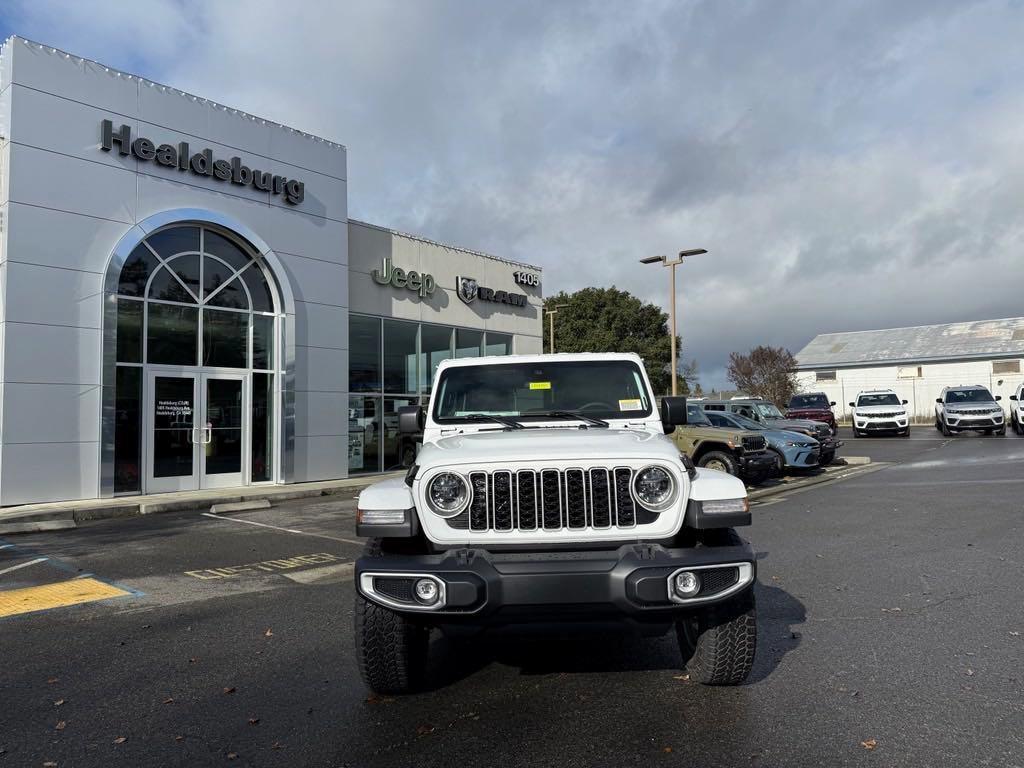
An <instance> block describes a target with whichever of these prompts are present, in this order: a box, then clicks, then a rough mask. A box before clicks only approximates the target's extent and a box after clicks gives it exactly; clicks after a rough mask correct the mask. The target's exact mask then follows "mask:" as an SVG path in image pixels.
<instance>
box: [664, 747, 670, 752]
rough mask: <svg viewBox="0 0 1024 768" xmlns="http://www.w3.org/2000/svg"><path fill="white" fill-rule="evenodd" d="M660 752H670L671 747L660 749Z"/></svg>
mask: <svg viewBox="0 0 1024 768" xmlns="http://www.w3.org/2000/svg"><path fill="white" fill-rule="evenodd" d="M661 751H662V752H671V751H672V747H662V750H661Z"/></svg>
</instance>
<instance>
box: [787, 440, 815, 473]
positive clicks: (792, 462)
mask: <svg viewBox="0 0 1024 768" xmlns="http://www.w3.org/2000/svg"><path fill="white" fill-rule="evenodd" d="M782 460H783V462H784V463H785V465H786V467H787V468H789V469H808V468H810V467H816V466H818V462H820V461H821V451H820V449H818V448H802V447H800V446H794V447H792V448H784V449H783V450H782Z"/></svg>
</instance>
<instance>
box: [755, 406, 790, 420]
mask: <svg viewBox="0 0 1024 768" xmlns="http://www.w3.org/2000/svg"><path fill="white" fill-rule="evenodd" d="M756 408H757V412H758V413H759V414H761V418H762V419H783V418H785V417H784V416H783V415H782V411H780V410H779V409H778V408H776V407H775V406H774V405H772V404H771V403H758V404H757V406H756Z"/></svg>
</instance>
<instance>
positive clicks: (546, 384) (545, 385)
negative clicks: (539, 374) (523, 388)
mask: <svg viewBox="0 0 1024 768" xmlns="http://www.w3.org/2000/svg"><path fill="white" fill-rule="evenodd" d="M530 389H551V382H550V381H531V382H530Z"/></svg>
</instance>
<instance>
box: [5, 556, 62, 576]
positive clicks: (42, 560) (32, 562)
mask: <svg viewBox="0 0 1024 768" xmlns="http://www.w3.org/2000/svg"><path fill="white" fill-rule="evenodd" d="M49 559H50V558H48V557H37V558H36V559H35V560H29V561H28V562H27V563H18V564H17V565H12V566H11V567H10V568H4V569H3V570H0V576H2V575H3V574H5V573H10V572H11V571H16V570H18V569H19V568H28V567H29V566H30V565H35V564H36V563H45V562H46V561H47V560H49Z"/></svg>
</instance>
